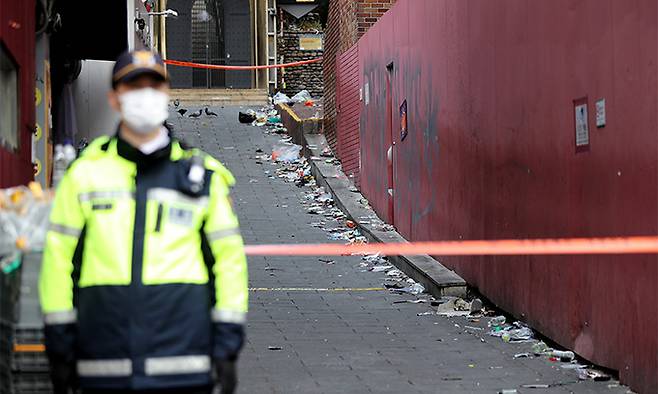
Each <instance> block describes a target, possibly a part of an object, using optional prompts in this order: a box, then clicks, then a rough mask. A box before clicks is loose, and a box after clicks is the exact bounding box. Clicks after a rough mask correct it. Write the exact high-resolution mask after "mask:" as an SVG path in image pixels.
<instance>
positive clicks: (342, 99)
mask: <svg viewBox="0 0 658 394" xmlns="http://www.w3.org/2000/svg"><path fill="white" fill-rule="evenodd" d="M336 69H337V72H336V79H337V89H336V102H337V107H338V108H337V114H336V122H337V125H338V128H337V132H338V138H337V140H338V141H337V142H338V143H337V145H338V149H337V151H336V155H337V156H338V158H339V159H340V161H341V165H342V167H343V172H344V173H345V174H347V175H348V176H350V177H352V178H353V179H354V183H355V184H356V185H359V165H360V163H359V162H360V160H359V155H360V152H359V116H360V115H361V103H360V102H359V87H360V86H361V83H360V81H359V76H360V75H361V73H360V72H359V47H358V46H357V45H355V46H353V47H352V48H350V49H349V50H347V51H345V53H343V54H341V55H339V56H337V57H336Z"/></svg>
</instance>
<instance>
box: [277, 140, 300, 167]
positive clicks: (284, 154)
mask: <svg viewBox="0 0 658 394" xmlns="http://www.w3.org/2000/svg"><path fill="white" fill-rule="evenodd" d="M301 150H302V147H301V146H300V145H295V144H283V143H280V144H277V145H274V148H273V149H272V160H274V161H279V162H282V163H293V162H295V161H297V160H299V152H301Z"/></svg>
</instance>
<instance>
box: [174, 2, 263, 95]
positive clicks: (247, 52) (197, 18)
mask: <svg viewBox="0 0 658 394" xmlns="http://www.w3.org/2000/svg"><path fill="white" fill-rule="evenodd" d="M250 3H251V2H250V1H246V0H169V1H168V3H167V7H168V8H171V9H174V10H176V11H177V12H178V14H179V16H178V18H175V19H173V18H167V57H168V58H169V59H173V60H182V61H192V62H194V63H203V64H215V65H240V66H243V65H244V66H246V65H250V64H252V47H253V32H254V28H253V23H252V22H253V21H252V18H251V7H250ZM169 71H170V75H171V79H172V86H173V87H174V88H239V89H247V88H251V87H252V74H253V71H234V70H226V71H225V70H207V69H192V68H184V67H170V68H169Z"/></svg>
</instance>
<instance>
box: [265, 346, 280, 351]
mask: <svg viewBox="0 0 658 394" xmlns="http://www.w3.org/2000/svg"><path fill="white" fill-rule="evenodd" d="M267 350H283V348H282V347H281V346H268V347H267Z"/></svg>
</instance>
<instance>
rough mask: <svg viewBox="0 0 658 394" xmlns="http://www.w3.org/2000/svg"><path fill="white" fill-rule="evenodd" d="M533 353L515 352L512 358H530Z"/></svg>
mask: <svg viewBox="0 0 658 394" xmlns="http://www.w3.org/2000/svg"><path fill="white" fill-rule="evenodd" d="M532 357H534V355H533V354H532V353H517V354H515V355H514V358H515V359H516V358H532Z"/></svg>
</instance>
